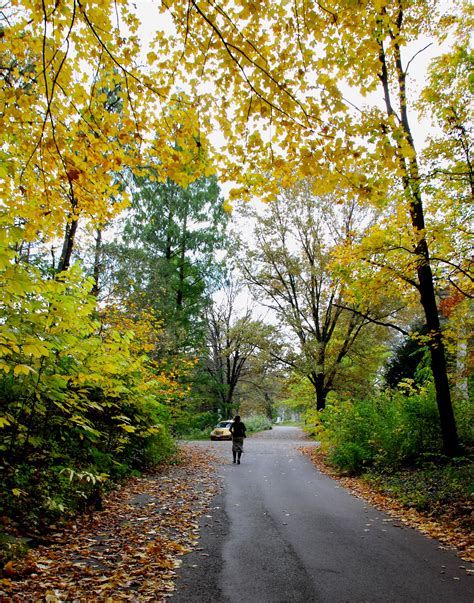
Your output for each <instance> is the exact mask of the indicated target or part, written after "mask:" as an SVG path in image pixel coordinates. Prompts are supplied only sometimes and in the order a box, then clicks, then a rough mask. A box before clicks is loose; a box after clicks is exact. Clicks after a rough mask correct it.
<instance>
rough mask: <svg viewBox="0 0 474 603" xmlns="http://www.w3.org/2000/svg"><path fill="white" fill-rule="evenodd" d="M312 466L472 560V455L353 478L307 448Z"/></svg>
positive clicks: (370, 471)
mask: <svg viewBox="0 0 474 603" xmlns="http://www.w3.org/2000/svg"><path fill="white" fill-rule="evenodd" d="M302 452H304V453H305V454H307V455H308V456H309V457H310V458H311V459H312V461H313V462H314V464H315V465H316V466H317V467H318V469H320V470H321V471H323V472H324V473H327V474H328V475H330V476H331V477H333V478H335V479H337V480H339V481H341V482H342V484H343V485H344V486H345V487H347V488H349V489H350V490H351V491H352V492H353V493H354V494H356V495H357V496H359V497H361V498H363V499H365V500H368V501H369V502H370V503H371V504H373V505H374V506H375V507H377V508H379V509H381V510H383V511H385V512H387V513H389V514H391V515H392V516H395V517H397V518H398V519H400V520H401V521H402V522H403V523H405V524H407V525H410V526H412V527H415V528H417V529H419V530H421V531H422V532H425V533H427V534H429V535H430V536H432V537H434V538H436V539H437V540H439V541H441V542H443V543H446V544H448V545H450V546H453V547H455V548H456V549H457V551H458V554H459V556H460V557H461V558H462V559H465V560H466V561H474V538H473V534H474V529H473V528H474V525H473V523H474V522H473V510H474V505H473V494H474V463H473V460H474V459H473V455H472V454H471V455H470V456H469V457H464V458H459V459H447V458H446V457H439V458H438V459H436V460H429V461H425V462H419V463H418V464H417V465H416V466H410V467H399V468H390V469H380V468H378V469H375V468H368V469H365V470H364V471H363V472H362V473H361V474H360V475H357V476H353V475H351V476H349V475H347V473H343V472H341V471H340V470H339V471H338V470H337V469H336V468H335V467H334V466H333V465H331V464H330V462H329V458H328V456H327V454H326V453H324V452H323V451H322V450H321V449H320V448H314V447H312V448H306V449H302Z"/></svg>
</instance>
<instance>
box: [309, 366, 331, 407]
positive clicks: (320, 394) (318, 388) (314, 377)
mask: <svg viewBox="0 0 474 603" xmlns="http://www.w3.org/2000/svg"><path fill="white" fill-rule="evenodd" d="M308 378H309V380H310V382H311V384H312V385H313V387H314V391H315V393H316V410H324V409H325V408H326V398H327V396H328V393H329V390H328V388H327V387H326V386H325V385H324V373H312V374H311V375H309V376H308Z"/></svg>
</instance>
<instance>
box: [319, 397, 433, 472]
mask: <svg viewBox="0 0 474 603" xmlns="http://www.w3.org/2000/svg"><path fill="white" fill-rule="evenodd" d="M317 423H318V424H317V427H316V431H317V434H318V436H319V437H320V439H321V442H322V445H323V447H324V448H325V450H326V451H327V452H328V459H329V461H330V462H331V463H332V464H334V465H335V466H336V467H337V468H338V469H339V470H341V471H343V472H346V473H349V474H357V473H360V472H362V471H363V469H364V468H366V467H369V466H375V467H395V466H400V465H402V464H406V463H410V462H411V463H413V462H415V461H416V460H417V459H419V458H421V457H423V456H424V455H426V454H427V453H438V452H439V450H440V449H441V444H442V441H441V433H440V426H439V417H438V411H437V407H436V402H435V398H434V392H433V390H432V388H428V389H426V390H424V391H421V392H413V391H411V392H408V393H407V394H404V393H403V392H401V391H395V392H392V391H389V392H386V393H383V394H380V395H379V396H378V397H375V398H369V399H366V400H357V401H347V402H344V403H342V404H340V405H328V406H327V408H326V409H325V410H324V411H322V412H321V413H319V415H318V418H317Z"/></svg>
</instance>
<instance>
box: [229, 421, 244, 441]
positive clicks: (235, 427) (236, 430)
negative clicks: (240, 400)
mask: <svg viewBox="0 0 474 603" xmlns="http://www.w3.org/2000/svg"><path fill="white" fill-rule="evenodd" d="M246 430H247V428H246V427H245V425H244V424H243V423H242V421H239V422H237V421H234V422H233V423H232V425H231V426H230V428H229V431H230V433H231V434H232V437H233V438H245V432H246Z"/></svg>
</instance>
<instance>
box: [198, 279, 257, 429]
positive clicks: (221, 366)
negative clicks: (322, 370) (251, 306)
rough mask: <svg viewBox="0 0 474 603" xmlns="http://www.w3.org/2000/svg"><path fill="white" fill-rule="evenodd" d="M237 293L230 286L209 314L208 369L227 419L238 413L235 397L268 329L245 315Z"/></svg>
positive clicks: (249, 313)
mask: <svg viewBox="0 0 474 603" xmlns="http://www.w3.org/2000/svg"><path fill="white" fill-rule="evenodd" d="M237 297H238V290H237V289H236V288H235V286H233V285H231V286H230V287H228V288H227V289H225V290H224V291H223V299H222V301H221V302H216V303H215V304H214V305H213V306H212V307H210V308H209V311H208V314H207V324H208V334H207V356H206V362H205V367H206V370H207V372H208V374H209V375H210V377H211V380H212V385H213V390H214V397H215V400H216V406H217V408H216V409H215V410H217V411H218V412H219V413H220V415H221V416H222V417H224V418H228V417H230V416H231V414H232V412H234V411H238V407H237V406H238V404H237V403H236V399H235V393H236V389H237V386H238V385H239V383H240V382H241V381H242V379H243V377H244V376H245V374H246V369H247V367H248V364H249V361H250V359H251V358H252V357H253V356H254V355H256V353H257V350H258V345H259V343H260V339H261V335H262V332H263V331H265V330H266V327H265V326H264V325H263V324H262V323H261V322H259V321H255V320H254V319H253V318H252V314H251V312H250V311H249V310H246V311H242V310H241V309H239V307H238V303H237Z"/></svg>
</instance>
